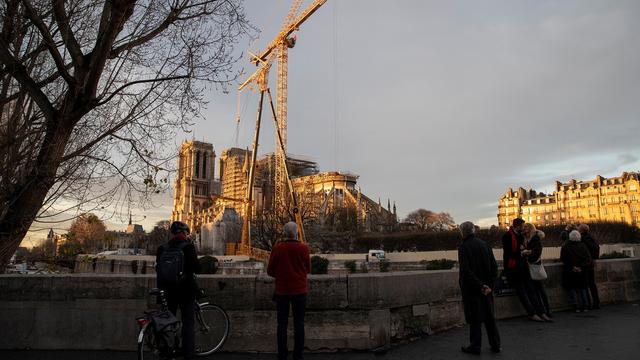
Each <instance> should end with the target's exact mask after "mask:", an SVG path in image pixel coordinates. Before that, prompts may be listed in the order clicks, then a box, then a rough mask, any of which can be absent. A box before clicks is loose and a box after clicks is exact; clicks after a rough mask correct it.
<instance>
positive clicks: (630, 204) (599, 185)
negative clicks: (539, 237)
mask: <svg viewBox="0 0 640 360" xmlns="http://www.w3.org/2000/svg"><path fill="white" fill-rule="evenodd" d="M639 190H640V173H637V172H624V173H622V175H621V176H618V177H612V178H604V177H602V176H600V175H598V176H596V178H595V179H594V180H590V181H577V180H571V181H569V182H567V183H561V182H559V181H556V188H555V191H554V192H553V194H549V195H547V194H544V193H538V192H536V191H534V190H528V191H527V190H525V189H523V188H518V190H516V191H514V190H513V189H508V190H507V191H506V192H505V193H504V194H503V195H502V197H500V199H499V201H498V224H499V226H500V227H501V228H507V227H509V225H510V224H511V221H512V220H513V219H514V218H517V217H520V218H522V219H524V220H525V221H527V222H530V223H532V224H534V225H537V226H538V225H539V226H545V225H559V224H567V223H583V222H595V221H615V222H625V223H627V224H631V225H634V226H640V191H639Z"/></svg>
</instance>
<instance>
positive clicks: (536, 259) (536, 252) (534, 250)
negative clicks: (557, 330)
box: [522, 223, 553, 322]
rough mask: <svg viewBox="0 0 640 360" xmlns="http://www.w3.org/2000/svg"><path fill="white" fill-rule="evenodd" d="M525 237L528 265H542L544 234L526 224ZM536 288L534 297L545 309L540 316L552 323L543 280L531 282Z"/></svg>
mask: <svg viewBox="0 0 640 360" xmlns="http://www.w3.org/2000/svg"><path fill="white" fill-rule="evenodd" d="M523 236H524V244H523V245H524V250H522V256H523V257H524V258H526V259H527V263H529V264H532V265H540V264H542V239H544V236H545V235H544V232H542V231H540V230H537V229H536V227H535V226H534V225H533V224H531V223H527V224H524V229H523ZM531 281H532V283H533V288H534V296H536V297H537V299H538V301H539V302H540V303H541V304H542V305H543V307H544V313H543V314H542V315H541V316H540V317H541V318H542V319H543V320H544V321H548V322H552V321H553V320H552V319H551V308H550V307H549V298H548V297H547V292H546V291H545V290H544V284H543V280H533V279H532V280H531Z"/></svg>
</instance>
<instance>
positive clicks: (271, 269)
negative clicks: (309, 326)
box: [267, 221, 311, 360]
mask: <svg viewBox="0 0 640 360" xmlns="http://www.w3.org/2000/svg"><path fill="white" fill-rule="evenodd" d="M284 237H285V239H284V240H283V241H280V242H278V243H277V244H276V245H275V246H274V247H273V249H272V250H271V257H270V258H269V265H268V266H267V274H269V276H272V277H274V278H275V291H274V295H273V299H274V301H275V302H276V307H277V311H278V328H277V336H278V359H280V360H285V359H287V355H288V353H289V350H288V348H287V326H288V322H289V308H291V309H292V310H293V334H294V335H293V339H294V346H293V359H294V360H302V350H303V349H304V310H305V305H306V302H307V274H308V273H310V272H311V259H310V257H309V247H307V245H305V244H302V243H301V242H300V241H298V226H297V225H296V223H295V222H292V221H290V222H288V223H286V224H285V225H284Z"/></svg>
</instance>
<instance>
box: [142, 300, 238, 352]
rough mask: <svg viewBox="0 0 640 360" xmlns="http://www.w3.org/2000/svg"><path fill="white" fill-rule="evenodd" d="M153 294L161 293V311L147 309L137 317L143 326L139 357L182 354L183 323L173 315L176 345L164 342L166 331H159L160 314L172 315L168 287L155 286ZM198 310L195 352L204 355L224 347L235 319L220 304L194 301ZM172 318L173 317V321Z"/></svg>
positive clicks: (196, 310)
mask: <svg viewBox="0 0 640 360" xmlns="http://www.w3.org/2000/svg"><path fill="white" fill-rule="evenodd" d="M149 295H151V296H154V295H155V296H159V297H160V303H161V308H160V310H156V309H154V310H147V311H145V312H144V315H142V316H139V317H137V318H136V321H137V323H138V325H139V327H140V332H139V333H138V360H147V359H173V358H176V357H178V356H180V348H179V342H180V338H181V332H180V325H179V324H180V322H179V321H178V320H177V319H175V317H173V319H174V320H173V321H175V322H176V323H177V324H178V325H177V326H176V329H174V330H175V331H174V333H175V336H176V339H175V342H174V343H173V344H161V343H160V338H161V336H160V335H162V334H158V332H157V329H156V326H155V324H154V322H156V321H157V319H158V317H165V318H167V317H171V316H173V314H171V312H169V308H168V304H167V299H166V297H165V293H164V290H161V289H158V288H154V289H151V290H150V291H149ZM194 303H195V304H194V306H195V307H196V309H195V326H194V328H195V344H196V346H195V355H196V356H198V357H204V356H208V355H211V354H212V353H214V352H216V351H218V350H220V349H221V348H222V346H223V345H224V342H225V341H226V340H227V337H228V336H229V327H230V325H231V322H230V321H229V316H228V315H227V312H226V311H225V310H224V309H223V308H221V307H220V306H218V305H215V304H210V303H208V302H203V303H199V302H198V300H196V301H194ZM170 321H171V320H170Z"/></svg>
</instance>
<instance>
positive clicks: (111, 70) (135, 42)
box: [0, 0, 253, 272]
mask: <svg viewBox="0 0 640 360" xmlns="http://www.w3.org/2000/svg"><path fill="white" fill-rule="evenodd" d="M249 31H253V29H252V28H250V26H249V25H248V22H247V20H246V18H245V16H244V9H243V7H242V6H241V4H240V1H239V0H218V1H214V0H200V1H189V0H145V1H135V0H102V1H99V0H4V1H3V2H1V3H0V272H2V271H4V268H5V264H6V263H7V261H8V260H9V258H10V257H11V255H12V254H13V253H14V251H15V250H16V249H17V247H18V246H19V244H20V242H21V241H22V239H23V238H24V236H25V234H26V232H27V230H28V229H29V228H30V226H31V225H32V223H33V222H34V220H38V221H41V222H46V221H50V220H51V219H50V218H51V217H53V216H56V215H59V214H64V213H65V211H67V210H69V209H73V208H77V207H78V206H80V207H82V209H83V210H84V211H88V210H92V209H94V208H116V209H118V208H119V207H126V206H128V205H127V204H128V203H130V202H131V201H134V200H138V201H142V200H143V199H145V198H147V197H146V196H147V195H149V194H151V193H154V192H158V191H160V190H161V189H162V188H163V187H166V186H167V185H168V180H167V172H168V170H169V169H168V165H167V164H168V163H169V161H170V160H171V157H172V154H171V155H170V153H171V152H173V151H172V150H173V149H172V147H167V146H166V143H167V141H168V140H170V139H172V137H173V136H174V132H175V130H176V129H179V128H183V129H185V128H186V127H187V126H188V125H189V124H190V121H191V120H192V119H193V118H194V117H197V116H199V114H200V110H201V108H202V106H203V105H204V104H205V99H204V91H205V90H206V87H212V86H213V87H217V88H221V89H223V90H224V89H225V88H224V86H225V85H226V84H228V83H229V82H230V81H231V80H233V79H234V78H235V76H236V75H237V74H236V73H234V71H233V69H232V65H233V63H234V62H235V60H237V59H236V58H234V45H235V43H236V42H237V40H238V39H239V38H240V37H241V36H244V35H245V34H247V33H248V32H249ZM120 210H122V208H120Z"/></svg>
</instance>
